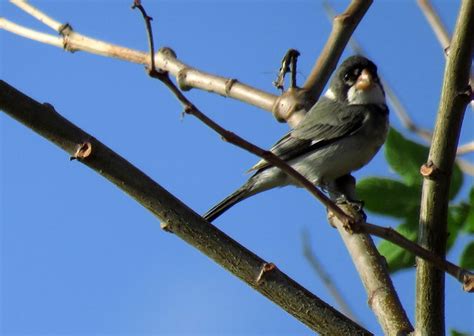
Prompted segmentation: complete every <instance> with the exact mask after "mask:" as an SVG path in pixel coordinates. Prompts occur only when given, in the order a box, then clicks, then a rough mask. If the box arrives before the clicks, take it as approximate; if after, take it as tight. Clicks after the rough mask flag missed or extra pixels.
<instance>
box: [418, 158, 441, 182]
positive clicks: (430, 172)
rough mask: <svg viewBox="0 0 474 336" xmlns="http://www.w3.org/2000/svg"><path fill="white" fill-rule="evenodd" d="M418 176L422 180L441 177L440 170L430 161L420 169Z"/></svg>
mask: <svg viewBox="0 0 474 336" xmlns="http://www.w3.org/2000/svg"><path fill="white" fill-rule="evenodd" d="M420 174H421V176H423V177H424V178H427V179H429V180H434V179H436V178H437V177H439V176H440V175H441V170H440V169H439V168H438V167H437V166H436V165H435V164H434V162H433V161H431V160H430V161H428V162H427V163H424V164H423V165H422V166H421V167H420Z"/></svg>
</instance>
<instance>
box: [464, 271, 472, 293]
mask: <svg viewBox="0 0 474 336" xmlns="http://www.w3.org/2000/svg"><path fill="white" fill-rule="evenodd" d="M462 283H463V286H462V287H463V289H464V291H466V292H468V293H474V274H472V273H470V272H466V273H464V274H463V276H462Z"/></svg>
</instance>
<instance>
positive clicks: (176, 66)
mask: <svg viewBox="0 0 474 336" xmlns="http://www.w3.org/2000/svg"><path fill="white" fill-rule="evenodd" d="M10 1H11V2H12V3H13V4H14V5H16V6H18V7H19V8H21V9H23V10H24V11H26V12H27V13H28V14H30V15H32V16H33V17H35V18H37V19H38V20H40V21H41V22H43V23H45V24H46V25H48V26H49V27H51V28H53V29H55V30H56V31H58V32H59V33H61V35H62V37H56V36H53V35H50V34H44V33H41V32H37V31H35V30H32V29H28V28H26V27H23V26H20V25H17V24H15V23H13V22H11V21H9V20H7V19H5V18H0V29H4V30H6V31H9V32H11V33H13V34H16V35H19V36H23V37H26V38H29V39H32V40H35V41H38V42H41V43H46V44H50V45H52V46H55V47H59V48H64V49H65V50H67V51H70V52H76V51H85V52H88V53H91V54H96V55H100V56H105V57H111V58H118V59H121V60H123V61H126V62H131V63H138V64H143V65H146V66H147V67H151V64H150V63H151V62H150V57H149V55H148V54H147V53H145V52H143V51H138V50H133V49H129V48H126V47H123V46H119V45H115V44H111V43H108V42H104V41H100V40H96V39H93V38H90V37H88V36H85V35H82V34H79V33H77V32H75V31H74V30H73V29H72V27H71V26H70V25H69V24H67V23H66V24H60V23H59V22H57V21H55V20H54V19H52V18H50V17H49V16H48V15H46V14H45V13H43V12H42V11H40V10H39V9H37V8H35V7H33V6H32V5H30V4H29V3H28V2H27V1H26V0H10ZM58 25H59V27H68V29H66V30H63V29H60V28H58ZM154 61H155V64H156V67H157V68H159V69H161V70H163V71H167V72H169V73H170V74H171V75H173V76H174V77H176V80H177V82H178V84H179V86H180V88H181V89H186V90H189V89H191V88H198V89H201V90H205V91H209V92H213V93H217V94H219V95H222V96H225V97H230V98H234V99H237V100H240V101H243V102H246V103H248V104H251V105H254V106H257V107H259V108H261V109H263V110H266V111H272V109H273V105H274V104H275V102H276V99H277V96H276V95H273V94H270V93H267V92H264V91H262V90H259V89H256V88H253V87H251V86H249V85H246V84H243V83H240V82H239V81H237V80H236V79H232V78H225V77H221V76H216V75H212V74H209V73H206V72H203V71H200V70H197V69H195V68H193V67H191V66H189V65H186V64H184V63H182V62H181V61H179V60H178V59H177V58H176V53H175V52H174V51H172V50H171V49H170V48H162V49H160V50H159V51H158V52H157V53H156V54H155V57H154Z"/></svg>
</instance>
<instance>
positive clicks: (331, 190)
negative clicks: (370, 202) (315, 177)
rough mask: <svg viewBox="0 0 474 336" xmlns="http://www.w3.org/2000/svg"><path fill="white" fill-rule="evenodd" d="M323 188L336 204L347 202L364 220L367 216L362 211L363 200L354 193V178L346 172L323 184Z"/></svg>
mask: <svg viewBox="0 0 474 336" xmlns="http://www.w3.org/2000/svg"><path fill="white" fill-rule="evenodd" d="M324 190H326V191H327V193H328V194H329V197H330V198H331V199H332V200H333V201H335V202H336V204H348V205H350V206H351V207H352V208H353V209H354V210H355V211H356V212H357V213H359V214H361V215H362V217H363V218H364V220H365V219H366V218H367V216H366V215H365V213H364V201H362V200H358V199H357V197H356V193H355V178H354V177H353V176H352V175H350V174H348V175H344V176H342V177H339V178H338V179H336V180H334V181H332V182H330V183H327V184H325V186H324Z"/></svg>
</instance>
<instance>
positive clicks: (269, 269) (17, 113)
mask: <svg viewBox="0 0 474 336" xmlns="http://www.w3.org/2000/svg"><path fill="white" fill-rule="evenodd" d="M0 109H2V110H3V111H5V112H6V113H7V114H9V115H10V116H11V117H13V118H15V119H16V120H18V121H19V122H21V123H23V124H24V125H26V126H27V127H29V128H31V129H32V130H33V131H35V132H37V133H38V134H40V135H41V136H43V137H45V138H46V139H48V140H50V141H51V142H53V143H54V144H56V145H57V146H59V147H61V148H62V149H63V150H65V151H66V152H68V153H69V154H70V155H72V156H73V157H75V158H77V159H78V160H80V161H81V162H82V163H84V164H85V165H87V166H88V167H90V168H92V169H93V170H95V171H96V172H98V173H100V174H101V175H102V176H104V177H105V178H107V179H108V180H109V181H111V182H112V183H114V184H115V185H116V186H117V187H119V188H120V189H122V190H123V191H124V192H126V193H127V194H129V195H130V196H131V197H132V198H134V199H135V200H136V201H137V202H139V203H140V204H141V205H143V206H144V207H145V208H147V209H148V210H149V211H151V212H152V213H153V214H154V215H155V216H157V217H158V218H160V219H161V220H162V221H163V222H164V223H165V224H164V228H165V229H166V230H168V231H171V232H173V233H175V234H176V235H177V236H178V237H180V238H181V239H183V240H185V241H186V242H187V243H189V244H190V245H192V246H194V247H196V248H197V249H199V250H200V251H201V252H203V253H204V254H206V255H207V256H208V257H210V258H211V259H213V260H214V261H215V262H217V263H218V264H220V265H221V266H222V267H224V268H226V269H227V270H228V271H230V272H231V273H233V274H234V275H236V276H238V277H239V278H241V279H242V280H243V281H245V282H246V283H247V284H249V285H250V286H251V287H253V288H255V289H256V290H257V291H259V292H260V293H262V294H263V295H265V296H266V297H268V298H269V299H270V300H272V301H273V302H275V303H276V304H278V305H280V306H281V307H282V308H283V309H285V310H286V311H287V312H289V313H290V314H292V315H293V316H294V317H296V318H297V319H299V320H300V321H302V322H303V323H305V324H306V325H307V326H308V327H310V328H311V329H313V330H315V331H317V332H319V333H321V334H325V335H371V334H370V332H368V331H367V330H365V329H363V328H362V327H360V326H358V325H357V324H356V323H354V322H352V321H350V320H349V319H348V318H346V317H345V316H344V315H342V314H341V313H339V312H338V311H336V310H335V309H334V308H332V307H330V306H329V305H327V304H326V303H324V302H323V301H321V300H320V299H319V298H317V297H316V296H315V295H313V294H312V293H310V292H309V291H308V290H306V289H305V288H303V287H302V286H300V285H299V284H298V283H296V282H295V281H294V280H292V279H291V278H289V277H288V276H287V275H286V274H284V273H283V272H281V271H280V270H278V268H276V267H275V266H274V265H273V264H271V263H266V262H265V261H264V260H262V259H261V258H259V257H258V256H256V255H255V254H253V253H252V252H251V251H249V250H247V249H246V248H244V247H243V246H241V245H240V244H239V243H237V242H236V241H234V240H233V239H231V238H230V237H229V236H227V235H225V234H224V233H222V232H221V231H219V230H218V229H217V228H216V227H214V226H213V225H212V224H209V223H208V222H206V221H205V220H204V219H202V218H201V216H199V215H198V214H196V213H195V212H194V211H192V210H191V209H190V208H188V207H187V206H186V205H185V204H183V203H182V202H181V201H179V200H178V199H177V198H175V197H174V196H173V195H171V194H170V193H169V192H168V191H166V190H165V189H164V188H163V187H161V186H160V185H158V184H157V183H156V182H154V181H153V180H151V179H150V178H149V177H148V176H146V175H145V174H144V173H143V172H141V171H140V170H138V169H137V168H135V167H134V166H133V165H132V164H130V163H129V162H128V161H126V160H125V159H124V158H122V157H120V156H119V155H118V154H116V153H114V152H113V151H112V150H110V149H109V148H108V147H106V146H105V145H103V144H102V143H100V142H99V141H98V140H96V139H95V138H94V137H92V136H91V135H89V134H87V133H85V132H84V131H82V130H81V129H79V128H78V127H76V126H75V125H73V124H72V123H71V122H69V121H68V120H66V119H65V118H63V117H62V116H61V115H59V114H58V113H57V112H56V111H55V110H54V108H53V107H52V106H51V105H49V104H40V103H38V102H36V101H34V100H32V99H31V98H29V97H27V96H25V95H23V94H22V93H21V92H19V91H17V90H15V89H14V88H13V87H11V86H9V85H8V84H6V83H5V82H3V81H0Z"/></svg>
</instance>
